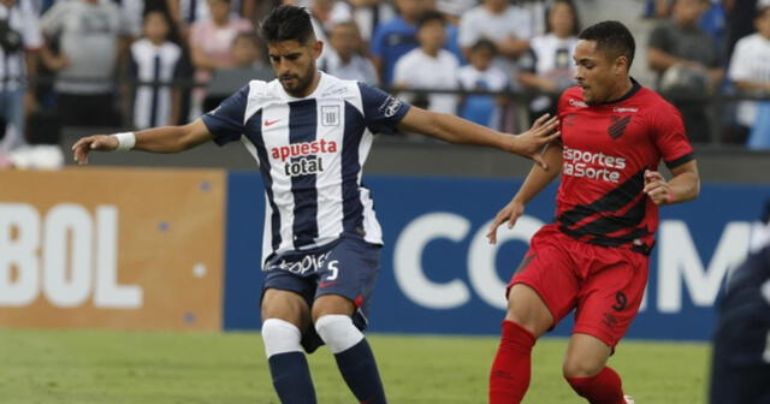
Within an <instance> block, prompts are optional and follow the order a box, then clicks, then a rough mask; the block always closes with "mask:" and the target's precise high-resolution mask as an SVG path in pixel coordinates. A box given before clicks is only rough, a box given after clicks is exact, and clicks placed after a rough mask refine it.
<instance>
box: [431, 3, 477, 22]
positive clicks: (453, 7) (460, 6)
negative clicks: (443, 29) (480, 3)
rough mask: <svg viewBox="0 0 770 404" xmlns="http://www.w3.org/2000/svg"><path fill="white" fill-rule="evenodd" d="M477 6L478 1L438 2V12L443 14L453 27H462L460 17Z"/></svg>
mask: <svg viewBox="0 0 770 404" xmlns="http://www.w3.org/2000/svg"><path fill="white" fill-rule="evenodd" d="M476 4H477V2H476V0H436V10H438V11H440V12H441V13H443V14H444V16H445V17H447V21H449V23H451V24H452V25H460V17H462V15H463V14H465V13H467V12H468V11H470V9H472V8H473V7H476Z"/></svg>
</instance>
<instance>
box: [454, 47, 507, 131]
mask: <svg viewBox="0 0 770 404" xmlns="http://www.w3.org/2000/svg"><path fill="white" fill-rule="evenodd" d="M496 56H497V48H496V47H495V44H494V43H493V42H492V41H490V40H488V39H481V40H479V41H478V42H476V43H475V44H474V45H473V46H471V49H470V52H469V53H468V61H469V62H470V64H468V65H465V66H463V67H461V68H460V70H459V72H458V79H459V82H460V86H461V88H462V89H463V90H484V91H495V92H502V91H505V90H506V89H507V88H508V86H509V82H508V75H506V74H505V72H503V71H502V70H500V69H499V68H497V67H496V66H493V65H492V61H493V60H494V58H495V57H496ZM502 103H504V98H502V97H500V99H499V100H496V99H495V97H493V96H491V95H468V96H466V97H465V99H464V100H463V102H462V105H461V107H460V116H462V117H463V118H465V119H467V120H469V121H473V122H476V123H478V124H479V125H484V126H488V127H490V128H493V129H496V130H499V129H500V127H501V123H502V122H501V119H502V115H501V108H500V107H499V106H498V105H497V104H502Z"/></svg>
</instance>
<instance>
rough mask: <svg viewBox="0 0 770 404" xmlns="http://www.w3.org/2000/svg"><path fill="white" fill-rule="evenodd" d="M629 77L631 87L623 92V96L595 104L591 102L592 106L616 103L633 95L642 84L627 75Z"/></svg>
mask: <svg viewBox="0 0 770 404" xmlns="http://www.w3.org/2000/svg"><path fill="white" fill-rule="evenodd" d="M629 78H630V79H631V89H630V90H628V92H627V93H625V94H623V96H621V97H620V98H617V99H614V100H609V101H605V102H600V103H597V104H592V106H600V105H609V104H617V103H619V102H623V101H625V100H627V99H629V98H631V97H633V96H634V95H635V94H636V93H638V92H639V90H641V89H642V85H641V84H639V82H638V81H636V79H634V78H633V77H629Z"/></svg>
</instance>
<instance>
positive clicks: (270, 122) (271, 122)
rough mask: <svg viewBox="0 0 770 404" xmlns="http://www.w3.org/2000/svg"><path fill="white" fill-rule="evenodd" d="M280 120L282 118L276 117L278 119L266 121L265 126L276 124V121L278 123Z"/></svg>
mask: <svg viewBox="0 0 770 404" xmlns="http://www.w3.org/2000/svg"><path fill="white" fill-rule="evenodd" d="M278 121H280V119H276V120H273V121H265V127H268V126H271V125H272V124H274V123H276V122H278Z"/></svg>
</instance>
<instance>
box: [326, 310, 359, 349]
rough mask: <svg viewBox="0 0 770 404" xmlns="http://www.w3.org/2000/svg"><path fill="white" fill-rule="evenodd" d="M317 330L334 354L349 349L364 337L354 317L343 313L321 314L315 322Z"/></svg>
mask: <svg viewBox="0 0 770 404" xmlns="http://www.w3.org/2000/svg"><path fill="white" fill-rule="evenodd" d="M315 330H316V332H317V333H318V335H319V336H321V339H322V340H323V341H324V343H326V345H328V346H329V350H331V351H332V353H334V354H336V353H340V352H343V351H347V350H348V349H350V348H352V347H353V346H355V345H356V344H358V343H359V342H361V340H363V339H364V334H363V333H361V331H360V330H359V329H358V328H356V326H355V325H354V324H353V319H352V318H350V316H346V315H342V314H328V315H324V316H321V317H320V318H318V320H317V321H316V322H315Z"/></svg>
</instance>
